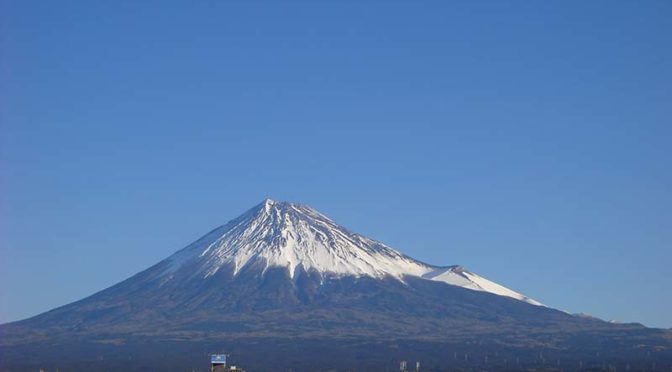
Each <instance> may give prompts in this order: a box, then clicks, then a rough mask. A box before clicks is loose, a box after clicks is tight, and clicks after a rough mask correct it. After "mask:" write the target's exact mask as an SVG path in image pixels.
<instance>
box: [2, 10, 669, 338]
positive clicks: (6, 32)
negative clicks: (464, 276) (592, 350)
mask: <svg viewBox="0 0 672 372" xmlns="http://www.w3.org/2000/svg"><path fill="white" fill-rule="evenodd" d="M1 3H2V5H1V8H0V14H1V16H0V17H1V18H0V27H1V28H0V35H1V36H0V37H1V38H2V39H1V42H2V44H1V54H0V59H1V62H0V63H1V66H0V68H1V71H0V73H1V75H0V78H1V84H0V94H1V96H0V99H1V101H0V102H1V105H2V106H1V110H0V115H1V116H0V119H1V132H0V134H1V137H0V141H1V142H0V162H1V163H0V169H1V177H0V188H1V189H0V191H1V194H0V195H1V200H0V208H1V210H0V211H1V212H0V213H1V214H0V239H1V240H0V244H1V246H0V322H6V321H11V320H16V319H21V318H25V317H28V316H32V315H35V314H38V313H40V312H43V311H45V310H48V309H51V308H53V307H55V306H59V305H63V304H66V303H68V302H71V301H74V300H77V299H80V298H82V297H84V296H86V295H89V294H92V293H94V292H96V291H98V290H101V289H103V288H105V287H107V286H109V285H112V284H114V283H116V282H118V281H121V280H122V279H125V278H126V277H128V276H130V275H132V274H134V273H136V272H138V271H140V270H143V269H144V268H146V267H148V266H150V265H152V264H154V263H155V262H157V261H159V260H161V259H163V258H164V257H166V256H168V255H169V254H171V253H172V252H174V251H176V250H178V249H180V248H182V247H183V246H185V245H186V244H188V243H190V242H191V241H193V240H195V239H196V238H198V237H199V236H201V235H202V234H204V233H205V232H207V231H209V230H210V229H211V228H213V227H215V226H217V225H220V224H223V223H225V222H226V221H228V220H229V219H231V218H234V217H236V216H237V215H238V214H240V213H241V212H243V211H244V210H246V209H248V208H250V207H252V206H253V205H255V204H257V203H259V202H260V201H261V200H262V199H263V198H265V197H271V198H274V199H277V200H288V201H297V202H302V203H306V204H310V205H312V206H314V207H315V208H317V209H319V210H321V211H322V212H324V213H325V214H327V215H329V216H331V217H332V218H333V219H335V220H336V221H337V222H339V223H341V224H342V225H344V226H346V227H348V228H350V229H351V230H354V231H357V232H359V233H362V234H364V235H367V236H370V237H372V238H376V239H379V240H382V241H384V242H386V243H388V244H389V245H391V246H393V247H396V248H398V249H400V250H402V251H403V252H405V253H407V254H409V255H411V256H413V257H416V258H418V259H421V260H424V261H427V262H431V263H434V264H445V265H448V264H462V265H464V266H466V267H467V268H469V269H471V270H473V271H475V272H477V273H480V274H482V275H484V276H486V277H488V278H491V279H493V280H495V281H497V282H500V283H502V284H504V285H507V286H509V287H511V288H513V289H515V290H518V291H520V292H523V293H525V294H527V295H529V296H531V297H533V298H535V299H538V300H540V301H542V302H544V303H546V304H548V305H550V306H553V307H557V308H560V309H566V310H569V311H572V312H586V313H590V314H593V315H596V316H599V317H602V318H605V319H618V320H623V321H640V322H642V323H644V324H647V325H650V326H658V327H672V289H671V288H672V274H671V269H670V266H671V264H672V170H671V169H672V166H671V163H672V120H671V118H672V72H671V71H672V68H671V66H672V47H671V46H672V40H671V39H672V23H671V22H670V18H671V17H672V2H670V1H646V2H644V1H642V2H635V1H554V2H550V1H548V2H530V1H519V2H509V1H492V2H490V1H486V2H480V1H479V2H472V1H459V2H446V1H437V2H423V3H422V4H420V3H418V2H412V1H405V2H396V1H379V2H374V1H369V2H367V1H363V2H362V1H351V2H348V1H346V2H342V1H341V2H330V3H329V4H327V3H326V2H314V1H306V2H277V1H276V2H266V3H265V2H257V3H254V4H253V3H250V2H242V1H199V2H190V1H185V2H181V3H178V2H174V3H173V2H170V1H156V2H150V1H142V2H136V1H119V2H117V1H113V2H99V1H98V2H95V1H25V0H21V1H18V0H17V1H7V0H2V2H1ZM192 3H196V4H192Z"/></svg>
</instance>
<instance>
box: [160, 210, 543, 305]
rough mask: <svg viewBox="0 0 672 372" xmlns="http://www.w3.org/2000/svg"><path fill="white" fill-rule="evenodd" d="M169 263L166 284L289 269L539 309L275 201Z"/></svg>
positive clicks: (477, 280) (482, 281)
mask: <svg viewBox="0 0 672 372" xmlns="http://www.w3.org/2000/svg"><path fill="white" fill-rule="evenodd" d="M166 261H167V262H168V263H169V265H168V266H169V267H168V268H167V269H166V270H165V271H163V272H161V275H163V276H165V277H166V280H171V279H172V278H178V279H179V280H182V279H183V278H184V277H185V273H187V274H186V275H187V276H193V275H197V276H202V277H203V278H207V277H209V276H211V275H214V274H215V273H216V272H217V271H219V270H220V269H221V268H223V267H233V275H234V276H235V275H237V274H238V273H239V272H240V271H241V270H242V269H244V268H245V267H246V266H248V265H250V266H260V267H263V269H262V273H263V272H265V271H266V270H267V269H268V268H269V267H282V268H286V269H287V270H288V272H289V275H290V277H293V276H294V273H295V272H296V270H297V269H298V268H302V269H303V270H305V271H314V272H317V273H318V274H319V275H321V276H322V277H334V276H348V275H351V276H356V277H359V276H370V277H373V278H383V277H388V276H389V277H393V278H397V279H399V280H403V277H405V276H414V277H422V278H426V279H430V280H436V281H442V282H445V283H448V284H452V285H456V286H460V287H464V288H469V289H474V290H479V291H485V292H490V293H494V294H498V295H502V296H508V297H512V298H515V299H518V300H521V301H525V302H528V303H531V304H535V305H540V303H538V302H537V301H534V300H532V299H529V298H528V297H526V296H523V295H521V294H519V293H517V292H515V291H512V290H510V289H508V288H505V287H503V286H501V285H499V284H496V283H493V282H491V281H489V280H487V279H485V278H482V277H480V276H478V275H476V274H473V273H471V272H469V271H466V270H464V269H462V268H461V267H458V266H449V267H437V266H432V265H428V264H425V263H423V262H420V261H417V260H414V259H412V258H410V257H408V256H405V255H403V254H401V253H400V252H398V251H396V250H394V249H392V248H390V247H388V246H386V245H385V244H383V243H381V242H378V241H375V240H372V239H369V238H367V237H364V236H362V235H359V234H355V233H353V232H350V231H348V230H347V229H345V228H343V227H342V226H339V225H337V224H336V223H335V222H333V221H332V220H331V219H329V218H328V217H326V216H324V215H322V214H321V213H319V212H317V211H316V210H314V209H312V208H310V207H308V206H305V205H300V204H292V203H286V202H275V201H273V200H270V199H266V200H264V201H263V202H262V203H261V204H259V205H257V206H256V207H254V208H252V209H251V210H249V211H247V212H246V213H244V214H243V215H241V216H240V217H238V218H236V219H234V220H232V221H230V222H229V223H227V224H226V225H224V226H221V227H218V228H216V229H215V230H213V231H211V232H210V233H209V234H207V235H206V236H204V237H202V238H201V239H199V240H198V241H196V242H195V243H193V244H191V245H189V246H188V247H186V248H184V249H183V250H181V251H179V252H177V253H176V254H174V255H173V256H171V257H169V258H168V259H167V260H166ZM181 271H184V273H183V272H181Z"/></svg>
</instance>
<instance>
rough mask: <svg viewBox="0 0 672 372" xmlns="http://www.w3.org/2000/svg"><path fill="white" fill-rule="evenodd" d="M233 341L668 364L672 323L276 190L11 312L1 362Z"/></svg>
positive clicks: (491, 360) (323, 366)
mask: <svg viewBox="0 0 672 372" xmlns="http://www.w3.org/2000/svg"><path fill="white" fill-rule="evenodd" d="M57 279H58V278H50V279H49V280H50V281H56V280H57ZM221 352H227V353H230V354H231V355H232V356H233V357H235V359H236V360H238V361H240V362H241V363H242V364H244V365H245V366H246V367H248V368H249V369H250V370H256V371H272V370H290V369H291V370H294V371H327V370H334V371H344V370H354V369H356V370H358V371H381V370H385V369H390V368H398V367H399V364H398V362H399V360H401V359H404V360H406V358H414V359H411V360H422V362H423V365H425V366H428V369H429V370H435V371H441V370H447V369H450V370H475V369H479V370H547V367H549V364H547V360H549V361H550V360H553V361H556V362H555V363H553V364H552V368H553V370H557V367H558V364H559V363H560V362H558V361H562V363H566V364H563V365H562V366H560V368H567V369H575V368H576V367H577V366H579V365H584V364H583V363H585V366H589V365H592V366H596V365H598V364H596V363H599V366H602V365H604V363H608V364H609V365H612V364H613V365H614V366H618V368H619V369H626V367H631V368H632V369H634V370H642V369H651V363H652V362H655V363H656V365H657V366H659V367H661V368H662V367H665V368H666V369H667V368H669V367H672V332H669V331H665V330H656V329H649V328H645V327H643V326H641V325H637V324H612V323H608V322H604V321H601V320H599V319H595V318H588V317H583V316H573V315H570V314H567V313H565V312H562V311H558V310H555V309H552V308H549V307H546V306H540V304H539V303H538V302H536V301H534V300H531V299H529V298H527V297H525V296H523V295H521V294H519V293H517V292H514V291H512V290H510V289H507V288H505V287H503V286H501V285H498V284H496V283H494V282H492V281H489V280H487V279H485V278H483V277H481V276H479V275H476V274H474V273H472V272H470V271H468V270H466V269H464V268H462V267H460V266H434V265H430V264H426V263H424V262H420V261H418V260H415V259H413V258H411V257H408V256H406V255H404V254H402V253H400V252H399V251H397V250H395V249H392V248H390V247H388V246H386V245H385V244H383V243H381V242H378V241H376V240H372V239H369V238H367V237H364V236H362V235H359V234H356V233H353V232H351V231H348V230H347V229H345V228H343V227H341V226H339V225H338V224H336V223H335V222H334V221H332V220H331V219H329V218H328V217H326V216H324V215H323V214H321V213H319V212H317V211H316V210H314V209H312V208H310V207H308V206H305V205H300V204H293V203H286V202H275V201H272V200H264V201H263V202H262V203H260V204H258V205H257V206H255V207H253V208H252V209H250V210H249V211H247V212H245V213H243V214H242V215H241V216H239V217H237V218H235V219H233V220H231V221H230V222H228V223H226V224H225V225H223V226H220V227H218V228H216V229H214V230H212V231H211V232H209V233H208V234H206V235H205V236H203V237H202V238H200V239H198V240H197V241H196V242H194V243H192V244H190V245H189V246H187V247H185V248H184V249H182V250H180V251H178V252H176V253H174V254H173V255H171V256H169V257H168V258H166V259H165V260H162V261H161V262H159V263H157V264H155V265H153V266H151V267H149V268H148V269H146V270H144V271H142V272H139V273H137V274H135V275H133V276H132V277H130V278H128V279H126V280H124V281H122V282H120V283H117V284H115V285H113V286H111V287H109V288H107V289H104V290H102V291H100V292H98V293H95V294H93V295H91V296H89V297H87V298H84V299H82V300H80V301H76V302H73V303H70V304H67V305H65V306H62V307H59V308H56V309H53V310H51V311H47V312H45V313H43V314H40V315H37V316H35V317H32V318H29V319H26V320H22V321H18V322H14V323H9V324H3V325H1V326H0V371H10V370H11V371H15V370H17V371H24V370H39V369H41V368H46V369H48V370H57V369H60V370H68V371H95V370H119V371H147V370H152V371H158V370H162V371H185V370H203V369H204V368H203V367H205V363H206V361H207V354H208V353H221ZM458 356H459V357H458ZM512 361H516V362H515V363H516V365H512V364H511V363H513V362H512ZM591 363H592V364H591Z"/></svg>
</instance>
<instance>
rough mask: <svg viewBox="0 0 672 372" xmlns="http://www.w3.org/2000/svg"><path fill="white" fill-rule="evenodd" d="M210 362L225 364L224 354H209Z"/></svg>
mask: <svg viewBox="0 0 672 372" xmlns="http://www.w3.org/2000/svg"><path fill="white" fill-rule="evenodd" d="M210 363H211V364H226V354H212V355H210Z"/></svg>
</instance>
